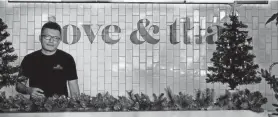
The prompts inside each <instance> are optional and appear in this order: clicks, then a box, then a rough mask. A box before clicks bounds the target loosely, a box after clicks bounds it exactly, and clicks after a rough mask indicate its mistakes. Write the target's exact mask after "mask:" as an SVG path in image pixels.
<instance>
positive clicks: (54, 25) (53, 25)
mask: <svg viewBox="0 0 278 117" xmlns="http://www.w3.org/2000/svg"><path fill="white" fill-rule="evenodd" d="M45 28H49V29H54V30H59V31H60V34H61V33H62V31H61V26H60V25H59V24H58V23H56V22H51V21H49V22H46V23H45V24H44V25H43V26H42V29H41V33H42V32H43V30H44V29H45Z"/></svg>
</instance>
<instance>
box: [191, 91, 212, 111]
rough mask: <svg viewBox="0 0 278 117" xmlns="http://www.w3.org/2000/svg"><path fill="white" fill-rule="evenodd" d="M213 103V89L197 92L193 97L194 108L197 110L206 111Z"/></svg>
mask: <svg viewBox="0 0 278 117" xmlns="http://www.w3.org/2000/svg"><path fill="white" fill-rule="evenodd" d="M213 101H214V90H213V89H208V88H207V89H205V91H201V90H197V92H196V97H195V100H194V102H195V104H196V105H195V107H196V108H197V109H198V110H202V109H204V110H207V108H208V107H209V106H211V105H212V104H213Z"/></svg>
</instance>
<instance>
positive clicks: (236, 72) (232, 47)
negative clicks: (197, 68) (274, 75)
mask: <svg viewBox="0 0 278 117" xmlns="http://www.w3.org/2000/svg"><path fill="white" fill-rule="evenodd" d="M229 17H230V21H231V23H224V27H225V29H224V30H223V33H222V34H221V35H220V37H219V38H218V40H217V41H216V42H215V44H216V46H217V47H216V51H215V52H214V53H213V57H212V58H211V61H212V63H213V66H210V67H208V74H207V79H206V82H207V83H215V82H221V83H223V84H224V83H227V84H228V85H229V87H230V88H231V90H234V89H235V88H236V87H237V86H238V85H243V84H252V83H260V81H261V78H260V77H258V76H256V73H257V72H256V69H257V68H258V67H259V66H258V65H257V64H255V63H254V60H253V59H254V58H255V57H256V56H255V55H253V54H251V53H250V51H251V50H252V49H253V47H252V45H251V41H252V38H251V37H247V36H248V31H245V30H244V29H245V28H247V25H245V24H243V23H242V22H241V21H239V20H238V16H237V15H235V13H232V15H230V16H229Z"/></svg>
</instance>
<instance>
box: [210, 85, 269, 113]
mask: <svg viewBox="0 0 278 117" xmlns="http://www.w3.org/2000/svg"><path fill="white" fill-rule="evenodd" d="M266 103H267V98H266V97H263V96H262V94H261V93H260V92H259V91H255V92H250V91H249V90H248V89H245V90H238V91H237V92H236V93H230V92H229V91H228V90H226V93H225V94H224V95H221V96H220V97H219V98H218V99H217V101H216V104H215V105H216V106H219V107H221V108H222V109H225V110H252V111H254V112H263V109H262V108H261V106H262V105H264V104H266Z"/></svg>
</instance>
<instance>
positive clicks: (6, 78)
mask: <svg viewBox="0 0 278 117" xmlns="http://www.w3.org/2000/svg"><path fill="white" fill-rule="evenodd" d="M7 28H8V26H7V25H6V24H5V23H4V22H3V20H2V19H1V18H0V88H1V87H4V86H11V85H14V84H15V83H16V82H17V81H19V82H20V81H24V80H26V79H25V78H24V77H20V78H18V74H19V70H20V69H19V66H18V65H13V64H14V63H13V62H15V61H16V60H17V59H18V56H17V55H16V54H12V53H13V52H14V48H13V47H12V42H9V41H7V40H6V39H7V37H9V36H10V34H9V33H8V32H7Z"/></svg>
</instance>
